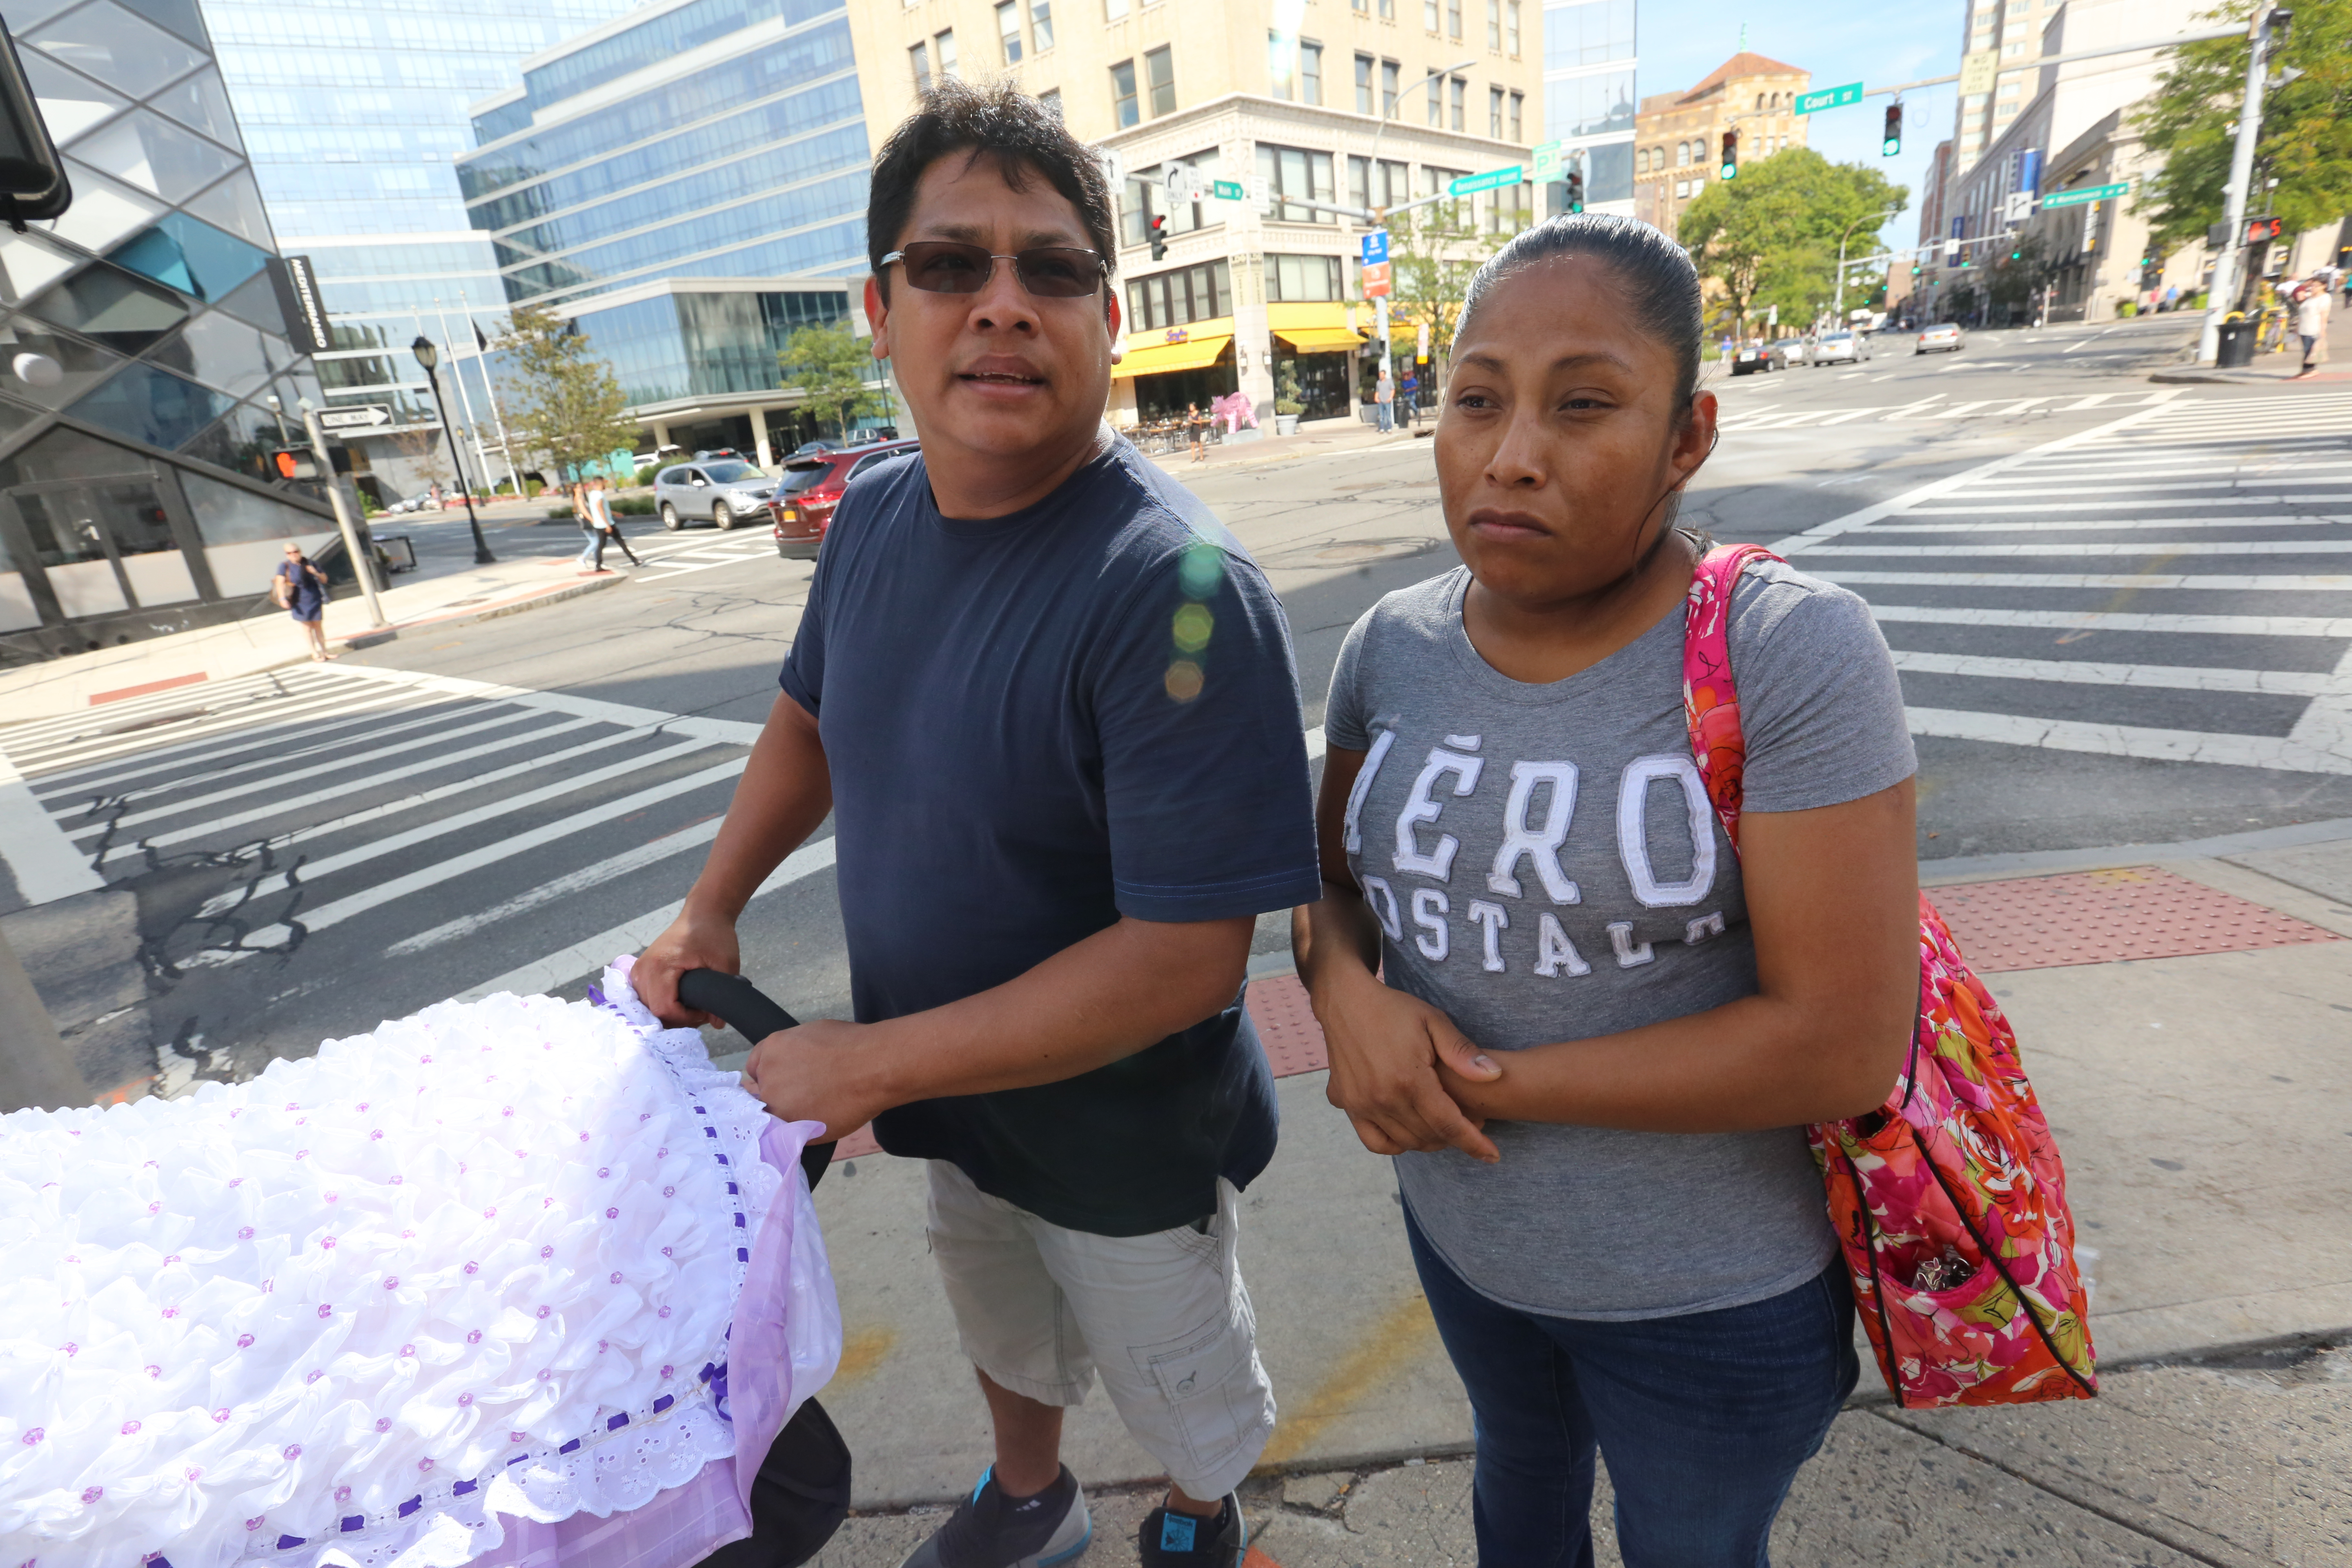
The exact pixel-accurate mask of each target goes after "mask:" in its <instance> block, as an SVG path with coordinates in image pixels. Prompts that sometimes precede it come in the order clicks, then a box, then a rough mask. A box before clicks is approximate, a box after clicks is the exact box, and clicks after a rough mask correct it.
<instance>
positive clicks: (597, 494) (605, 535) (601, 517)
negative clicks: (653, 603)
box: [588, 478, 645, 572]
mask: <svg viewBox="0 0 2352 1568" xmlns="http://www.w3.org/2000/svg"><path fill="white" fill-rule="evenodd" d="M588 525H589V529H590V531H591V534H592V536H593V539H594V540H595V542H596V558H595V560H594V562H593V563H592V570H594V571H597V572H602V571H603V570H604V546H606V545H607V544H611V545H614V546H616V547H618V548H619V550H620V552H621V553H622V554H623V555H624V556H625V557H626V558H627V560H628V563H629V564H630V565H632V566H643V565H644V564H645V563H644V562H642V561H640V560H638V559H637V555H636V552H635V551H634V550H631V549H630V548H629V542H628V541H627V540H625V539H624V538H622V537H621V518H620V514H619V513H617V512H615V511H614V510H613V491H612V488H611V485H610V484H609V483H608V482H607V481H606V480H605V479H602V478H598V479H591V480H589V481H588Z"/></svg>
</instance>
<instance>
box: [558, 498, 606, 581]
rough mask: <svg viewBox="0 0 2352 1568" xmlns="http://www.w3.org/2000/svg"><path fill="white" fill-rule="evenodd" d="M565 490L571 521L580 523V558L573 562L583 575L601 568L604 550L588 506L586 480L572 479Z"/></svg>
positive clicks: (593, 515) (592, 514)
mask: <svg viewBox="0 0 2352 1568" xmlns="http://www.w3.org/2000/svg"><path fill="white" fill-rule="evenodd" d="M567 490H568V493H569V494H570V495H571V497H572V521H573V522H575V523H578V524H579V525H580V559H579V560H578V561H577V562H576V563H574V564H576V565H577V566H578V567H579V568H580V574H581V575H582V576H583V577H585V576H588V575H590V574H593V573H595V572H596V571H598V570H599V569H601V568H602V566H603V564H604V552H603V551H602V549H601V548H600V546H599V541H598V536H597V532H596V518H595V514H594V513H593V512H592V511H591V510H589V507H588V481H587V480H585V479H574V480H572V483H571V485H570V486H568V487H567Z"/></svg>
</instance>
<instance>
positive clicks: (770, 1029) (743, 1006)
mask: <svg viewBox="0 0 2352 1568" xmlns="http://www.w3.org/2000/svg"><path fill="white" fill-rule="evenodd" d="M677 999H678V1000H679V1001H680V1002H682V1003H684V1004H685V1005H687V1006H688V1007H691V1008H693V1009H695V1010H696V1011H697V1012H700V1013H708V1014H709V1015H710V1016H712V1017H714V1018H717V1019H719V1021H720V1022H721V1023H723V1024H725V1025H726V1026H728V1027H729V1028H730V1029H732V1030H734V1031H735V1032H736V1033H737V1034H739V1035H740V1036H742V1037H744V1038H745V1039H746V1040H748V1041H750V1042H751V1044H753V1045H755V1046H756V1045H758V1044H759V1043H760V1042H761V1040H764V1039H766V1038H767V1037H769V1036H770V1035H772V1034H774V1033H775V1032H776V1031H777V1030H779V1029H790V1028H794V1027H797V1026H798V1025H799V1023H800V1020H799V1019H798V1018H795V1017H793V1016H792V1015H791V1014H790V1013H787V1012H785V1011H784V1010H783V1009H782V1007H779V1006H777V1005H776V1004H775V1002H774V1001H773V1000H772V999H771V998H770V997H768V996H767V995H766V994H764V993H762V992H761V989H760V988H759V987H758V986H756V985H754V984H751V982H750V981H748V980H746V979H744V978H743V977H742V976H741V975H740V974H729V973H725V972H724V971H722V970H717V969H689V970H688V971H687V972H686V973H683V974H681V975H679V976H678V977H677ZM835 1142H836V1140H833V1139H828V1140H826V1141H825V1142H822V1143H811V1144H809V1145H808V1146H807V1147H806V1148H804V1149H803V1150H802V1151H801V1172H802V1173H803V1175H805V1176H807V1177H808V1184H809V1191H811V1192H814V1191H816V1184H817V1183H818V1182H819V1181H821V1180H823V1179H824V1171H825V1167H826V1166H827V1165H830V1164H831V1163H833V1148H834V1143H835Z"/></svg>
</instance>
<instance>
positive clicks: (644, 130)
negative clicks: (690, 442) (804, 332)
mask: <svg viewBox="0 0 2352 1568" xmlns="http://www.w3.org/2000/svg"><path fill="white" fill-rule="evenodd" d="M473 113H474V127H475V132H476V134H477V135H478V136H479V137H480V138H481V142H482V144H481V146H480V147H479V148H478V149H477V150H476V151H474V152H471V153H467V154H465V155H464V156H463V157H461V158H460V159H459V160H458V163H457V177H458V181H459V184H460V187H461V188H462V190H463V191H464V193H465V197H466V202H467V216H468V219H469V221H470V222H471V223H472V224H473V226H474V227H475V228H476V229H477V230H478V231H479V232H481V233H482V234H484V235H486V236H488V237H489V240H490V243H491V245H492V247H493V255H494V261H495V265H496V266H497V268H498V269H499V279H500V281H501V283H502V285H503V287H504V289H505V293H506V297H507V299H508V300H511V301H515V302H518V303H519V302H521V301H525V300H545V301H547V302H548V303H550V304H551V305H555V306H557V307H558V308H559V309H562V310H565V311H566V312H567V313H573V312H589V311H592V310H593V304H592V302H591V299H592V297H593V295H595V294H598V293H602V292H605V291H609V290H612V289H625V288H629V287H631V286H633V285H636V284H642V283H646V282H648V281H651V280H653V279H662V278H670V277H677V278H769V277H776V276H781V275H793V276H800V275H807V274H817V275H827V274H831V275H839V276H848V275H851V274H860V273H863V271H864V270H865V234H864V223H865V213H866V168H867V163H868V161H869V158H870V154H871V148H870V147H869V145H868V143H867V142H866V123H865V110H864V107H863V104H862V102H861V100H860V97H859V93H858V89H857V76H856V61H855V60H854V58H852V54H851V48H850V36H849V26H848V21H847V15H846V12H845V10H844V8H843V6H842V5H841V3H840V0H671V3H669V4H663V3H662V0H656V3H655V4H653V5H647V6H645V7H642V8H641V9H640V10H639V11H637V12H635V13H632V14H631V16H630V18H629V19H628V21H627V23H626V25H625V26H608V27H604V28H601V29H598V30H597V31H595V32H593V33H591V34H589V35H587V36H586V37H583V38H581V39H580V40H578V42H577V44H576V46H574V47H569V48H566V49H564V50H562V51H560V52H557V53H554V54H552V55H548V56H541V57H540V58H537V59H536V60H535V61H534V62H533V63H532V65H531V66H530V68H529V69H528V70H526V71H524V72H523V73H522V85H521V86H520V89H513V88H510V89H509V90H508V91H507V92H505V93H503V94H501V95H499V97H498V98H496V99H495V100H486V101H484V102H481V103H478V104H476V105H475V106H474V110H473ZM712 297H713V298H726V299H730V300H740V299H742V298H746V296H743V295H740V294H725V295H718V296H712ZM733 308H734V307H730V309H733ZM596 313H597V314H599V315H610V316H612V317H613V318H614V320H613V321H612V322H611V323H610V325H609V326H608V327H606V328H602V329H594V330H595V331H602V332H604V337H600V338H599V339H598V342H599V344H600V346H601V347H604V348H606V349H608V350H614V351H616V352H617V343H613V342H605V338H606V337H615V336H618V337H621V338H625V339H626V341H628V342H643V341H644V340H642V339H641V338H640V337H639V336H638V335H637V334H638V333H639V332H640V331H648V330H656V329H649V328H646V327H645V326H644V321H646V320H650V319H651V318H650V317H648V316H647V315H646V312H645V311H642V310H636V309H635V307H630V308H628V309H627V310H614V311H610V312H596ZM681 320H682V318H681ZM582 324H583V330H585V329H591V328H592V327H593V323H592V322H591V321H588V320H586V319H585V317H584V315H583V323H582ZM658 330H659V331H664V332H667V333H669V334H670V335H671V342H669V344H668V346H667V347H666V348H664V349H662V350H660V351H659V352H657V353H655V352H653V351H649V350H648V351H645V352H646V353H652V358H650V359H646V360H645V361H644V368H643V369H642V370H640V369H639V368H637V363H636V362H635V361H634V360H632V361H631V362H630V365H629V366H628V367H627V368H625V370H624V374H623V380H624V382H625V384H631V385H632V396H633V398H634V397H635V387H636V386H638V385H643V386H646V387H652V386H655V385H677V384H684V383H686V382H690V381H691V380H692V379H693V374H699V373H692V372H689V370H688V367H689V366H696V365H708V364H709V363H710V362H709V360H708V358H707V356H706V355H705V354H704V353H703V352H702V351H701V350H700V349H698V348H697V347H696V346H694V344H693V342H690V341H689V340H690V336H691V334H690V333H689V332H688V331H687V329H686V328H685V327H683V326H665V327H661V328H659V329H658ZM746 342H747V343H750V342H752V340H750V339H747V340H746ZM631 352H632V353H636V352H638V351H635V350H633V351H631ZM760 352H761V353H767V352H768V351H766V350H764V349H763V350H761V351H760ZM771 357H772V356H771ZM656 363H658V365H659V366H660V367H661V368H659V369H656V368H653V367H654V366H655V365H656ZM770 384H772V383H770ZM740 390H752V389H751V388H742V389H740Z"/></svg>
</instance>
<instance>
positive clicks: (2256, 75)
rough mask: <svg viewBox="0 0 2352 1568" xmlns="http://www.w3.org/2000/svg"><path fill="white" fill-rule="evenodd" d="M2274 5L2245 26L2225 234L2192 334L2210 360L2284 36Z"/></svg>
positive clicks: (2235, 264) (2259, 8)
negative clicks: (2276, 41)
mask: <svg viewBox="0 0 2352 1568" xmlns="http://www.w3.org/2000/svg"><path fill="white" fill-rule="evenodd" d="M2279 15H2280V14H2279V13H2278V8H2277V7H2276V6H2273V5H2256V6H2255V7H2254V15H2253V16H2252V20H2251V21H2249V22H2248V24H2247V32H2248V34H2249V37H2250V39H2251V42H2250V45H2249V47H2248V48H2247V50H2246V87H2245V93H2244V97H2243V99H2242V101H2241V102H2240V104H2239V106H2238V138H2237V141H2236V142H2235V143H2234V144H2233V145H2232V146H2231V149H2230V183H2229V184H2226V185H2224V186H2222V187H2221V191H2222V195H2223V202H2222V213H2221V222H2222V223H2223V224H2224V225H2226V226H2227V227H2228V229H2229V234H2228V237H2226V239H2225V240H2224V241H2223V243H2222V246H2221V254H2220V255H2218V256H2216V257H2215V258H2213V281H2212V283H2211V284H2210V287H2209V289H2208V290H2207V293H2206V296H2205V322H2204V325H2203V326H2202V327H2201V328H2200V330H2199V331H2198V334H2197V357H2198V359H2199V360H2200V361H2204V362H2208V363H2210V362H2211V361H2212V360H2213V359H2214V357H2215V356H2216V355H2217V354H2218V353H2220V352H2221V323H2222V322H2223V321H2226V320H2228V318H2229V315H2230V312H2231V311H2232V310H2236V309H2237V294H2238V291H2239V289H2240V288H2241V287H2242V284H2243V282H2244V279H2243V278H2242V275H2241V274H2240V272H2239V267H2240V260H2239V258H2240V257H2241V255H2242V254H2243V253H2244V250H2245V248H2246V198H2247V196H2248V195H2249V194H2250V191H2251V188H2252V184H2253V183H2254V151H2255V148H2256V147H2257V146H2258V145H2259V144H2260V143H2261V142H2262V136H2263V78H2264V77H2265V76H2266V75H2267V74H2268V72H2269V70H2270V46H2271V43H2272V41H2273V37H2280V36H2283V32H2284V29H2283V28H2281V27H2280V26H2277V25H2276V24H2277V21H2278V16H2279Z"/></svg>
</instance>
